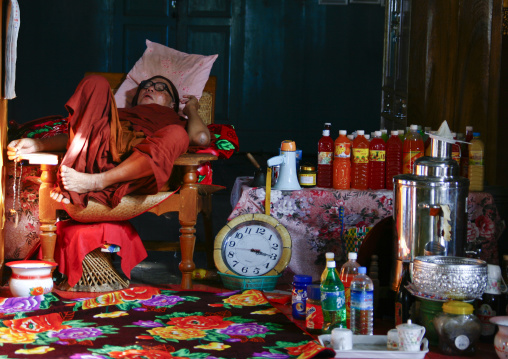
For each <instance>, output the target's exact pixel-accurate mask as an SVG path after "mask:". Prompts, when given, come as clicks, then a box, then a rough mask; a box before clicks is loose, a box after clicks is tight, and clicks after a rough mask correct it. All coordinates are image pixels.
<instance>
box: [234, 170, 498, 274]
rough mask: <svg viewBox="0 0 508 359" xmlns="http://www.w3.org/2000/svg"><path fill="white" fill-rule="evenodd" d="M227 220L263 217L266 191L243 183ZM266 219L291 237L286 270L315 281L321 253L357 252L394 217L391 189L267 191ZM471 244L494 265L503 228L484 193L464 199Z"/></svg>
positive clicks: (341, 255)
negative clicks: (382, 223) (250, 215)
mask: <svg viewBox="0 0 508 359" xmlns="http://www.w3.org/2000/svg"><path fill="white" fill-rule="evenodd" d="M242 181H245V182H244V184H243V185H242V186H241V191H240V193H241V195H240V197H239V199H238V202H236V205H235V206H234V208H233V211H232V213H231V214H230V216H229V218H228V220H232V219H233V218H235V217H237V216H240V215H243V214H248V213H265V195H266V194H265V189H264V188H257V187H249V186H247V185H245V183H248V182H247V181H248V180H247V179H243V180H242ZM271 203H272V205H271V212H270V215H271V216H273V217H274V218H276V219H277V220H278V221H279V222H280V223H281V224H283V225H284V226H285V227H286V228H287V230H288V231H289V233H290V235H291V239H292V242H293V251H292V257H291V261H290V263H289V267H288V268H289V269H290V270H291V271H292V272H293V273H297V274H301V273H305V274H308V275H312V278H313V280H318V279H319V277H320V275H321V272H322V270H323V268H324V265H325V253H326V252H334V253H335V255H336V259H338V260H345V258H346V256H345V255H344V253H347V252H349V251H352V250H355V251H357V250H358V248H359V245H360V244H361V240H362V238H363V237H364V236H365V235H366V233H367V232H368V231H369V230H370V229H371V228H372V227H374V225H376V224H377V223H378V222H379V221H380V220H382V219H383V218H386V217H391V216H392V213H393V191H391V190H379V191H372V190H368V191H358V190H344V191H342V190H334V189H328V188H312V189H302V190H300V191H278V190H273V189H272V191H271ZM467 205H468V231H467V241H468V244H469V245H472V246H479V247H481V258H482V259H484V260H486V261H487V262H488V263H492V264H497V263H498V253H497V240H498V239H499V237H500V235H501V233H502V232H503V230H504V228H505V223H504V221H503V220H502V219H501V218H500V217H499V213H498V212H497V209H496V205H495V203H494V199H493V197H492V195H491V194H489V193H485V192H472V193H470V194H469V197H468V202H467Z"/></svg>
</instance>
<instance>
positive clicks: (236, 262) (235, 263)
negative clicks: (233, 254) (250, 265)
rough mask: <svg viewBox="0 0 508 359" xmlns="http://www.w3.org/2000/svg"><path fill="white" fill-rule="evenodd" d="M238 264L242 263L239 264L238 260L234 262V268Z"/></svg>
mask: <svg viewBox="0 0 508 359" xmlns="http://www.w3.org/2000/svg"><path fill="white" fill-rule="evenodd" d="M238 263H240V262H238V261H237V260H234V261H233V268H234V267H235V266H236V265H237V264H238Z"/></svg>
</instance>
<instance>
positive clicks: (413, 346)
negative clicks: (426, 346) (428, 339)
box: [397, 319, 425, 351]
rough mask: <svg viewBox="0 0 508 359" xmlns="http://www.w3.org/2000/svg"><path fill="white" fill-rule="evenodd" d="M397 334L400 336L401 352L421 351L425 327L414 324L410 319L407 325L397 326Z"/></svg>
mask: <svg viewBox="0 0 508 359" xmlns="http://www.w3.org/2000/svg"><path fill="white" fill-rule="evenodd" d="M397 332H398V334H399V350H404V351H420V347H421V344H422V339H423V336H424V335H425V327H422V326H421V325H417V324H413V323H411V319H408V321H407V324H399V325H397Z"/></svg>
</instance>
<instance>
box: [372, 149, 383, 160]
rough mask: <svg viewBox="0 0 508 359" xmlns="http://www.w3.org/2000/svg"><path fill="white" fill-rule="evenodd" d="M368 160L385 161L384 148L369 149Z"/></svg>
mask: <svg viewBox="0 0 508 359" xmlns="http://www.w3.org/2000/svg"><path fill="white" fill-rule="evenodd" d="M369 160H370V161H379V162H384V161H386V151H385V150H371V151H369Z"/></svg>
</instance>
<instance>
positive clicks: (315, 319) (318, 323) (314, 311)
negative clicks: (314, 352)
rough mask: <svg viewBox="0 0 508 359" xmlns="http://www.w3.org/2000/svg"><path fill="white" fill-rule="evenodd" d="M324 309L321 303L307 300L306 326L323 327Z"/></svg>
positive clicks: (308, 327)
mask: <svg viewBox="0 0 508 359" xmlns="http://www.w3.org/2000/svg"><path fill="white" fill-rule="evenodd" d="M323 323H324V318H323V310H322V309H321V305H319V304H315V303H312V302H311V301H309V300H308V301H307V311H306V316H305V327H306V328H307V329H323Z"/></svg>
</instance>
